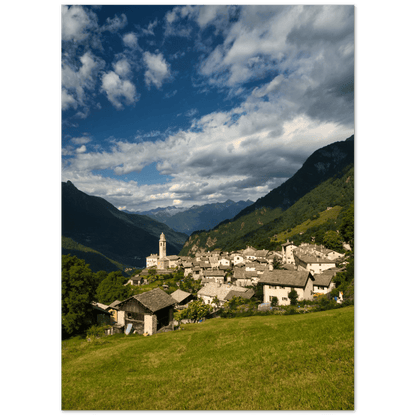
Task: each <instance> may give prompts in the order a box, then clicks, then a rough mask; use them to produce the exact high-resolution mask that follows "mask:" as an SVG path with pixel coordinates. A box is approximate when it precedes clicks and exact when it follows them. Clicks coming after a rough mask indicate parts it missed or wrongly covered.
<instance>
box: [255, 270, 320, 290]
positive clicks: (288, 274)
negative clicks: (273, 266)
mask: <svg viewBox="0 0 416 416" xmlns="http://www.w3.org/2000/svg"><path fill="white" fill-rule="evenodd" d="M309 276H312V275H310V273H309V272H307V271H303V270H302V271H291V270H266V271H265V272H264V274H262V275H261V277H260V280H259V283H264V284H266V285H279V286H293V287H305V285H306V282H307V281H308V277H309ZM312 280H314V278H313V277H312Z"/></svg>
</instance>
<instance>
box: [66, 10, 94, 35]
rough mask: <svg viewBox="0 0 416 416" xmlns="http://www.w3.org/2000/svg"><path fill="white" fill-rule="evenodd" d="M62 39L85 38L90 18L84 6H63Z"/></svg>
mask: <svg viewBox="0 0 416 416" xmlns="http://www.w3.org/2000/svg"><path fill="white" fill-rule="evenodd" d="M61 10H62V40H64V41H65V40H75V41H79V40H83V39H84V38H85V37H86V36H87V33H85V30H86V29H87V27H88V26H89V24H90V19H89V17H88V15H87V13H86V12H85V10H84V9H83V8H82V6H72V7H68V6H62V9H61Z"/></svg>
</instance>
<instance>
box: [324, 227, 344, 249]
mask: <svg viewBox="0 0 416 416" xmlns="http://www.w3.org/2000/svg"><path fill="white" fill-rule="evenodd" d="M342 241H343V239H342V236H341V235H340V234H338V233H337V232H336V231H332V230H329V231H327V232H326V233H325V235H324V238H323V243H324V246H325V247H326V248H329V249H330V250H335V251H341V250H342V249H343V246H342Z"/></svg>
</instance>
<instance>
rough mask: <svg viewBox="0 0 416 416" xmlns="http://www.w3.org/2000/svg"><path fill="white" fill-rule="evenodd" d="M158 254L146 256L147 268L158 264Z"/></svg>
mask: <svg viewBox="0 0 416 416" xmlns="http://www.w3.org/2000/svg"><path fill="white" fill-rule="evenodd" d="M157 259H158V256H157V254H151V255H150V256H148V257H146V268H147V269H148V268H149V267H153V266H157Z"/></svg>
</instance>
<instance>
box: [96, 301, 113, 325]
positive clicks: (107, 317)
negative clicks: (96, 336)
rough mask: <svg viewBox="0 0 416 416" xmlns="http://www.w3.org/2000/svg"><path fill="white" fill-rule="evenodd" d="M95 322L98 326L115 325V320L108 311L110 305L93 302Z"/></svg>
mask: <svg viewBox="0 0 416 416" xmlns="http://www.w3.org/2000/svg"><path fill="white" fill-rule="evenodd" d="M91 304H92V309H93V310H92V314H93V322H94V324H96V325H113V324H115V320H114V319H113V317H112V315H111V313H110V312H108V311H107V308H108V305H104V304H103V303H99V302H92V303H91Z"/></svg>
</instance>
